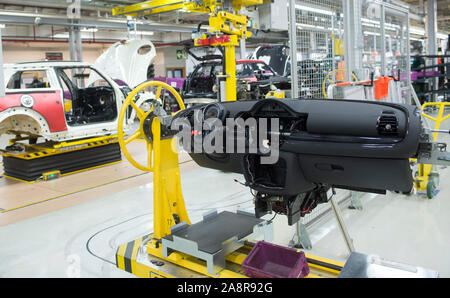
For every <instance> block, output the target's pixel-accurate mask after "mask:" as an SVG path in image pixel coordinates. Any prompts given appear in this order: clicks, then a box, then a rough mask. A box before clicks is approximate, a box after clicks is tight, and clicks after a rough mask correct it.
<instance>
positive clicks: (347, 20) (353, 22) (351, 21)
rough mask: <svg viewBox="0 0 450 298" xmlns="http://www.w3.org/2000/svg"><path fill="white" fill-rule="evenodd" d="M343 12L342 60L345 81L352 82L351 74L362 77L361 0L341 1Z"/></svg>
mask: <svg viewBox="0 0 450 298" xmlns="http://www.w3.org/2000/svg"><path fill="white" fill-rule="evenodd" d="M342 5H343V10H344V50H345V53H344V59H345V69H346V72H345V80H346V81H351V80H352V73H356V74H357V76H358V77H360V78H361V75H362V49H363V46H364V45H363V41H362V25H361V10H362V7H361V6H362V4H361V0H346V1H342Z"/></svg>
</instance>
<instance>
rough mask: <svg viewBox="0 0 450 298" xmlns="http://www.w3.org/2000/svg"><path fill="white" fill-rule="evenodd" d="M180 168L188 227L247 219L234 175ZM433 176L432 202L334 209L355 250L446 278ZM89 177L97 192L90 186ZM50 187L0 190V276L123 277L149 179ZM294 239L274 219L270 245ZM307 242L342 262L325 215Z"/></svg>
mask: <svg viewBox="0 0 450 298" xmlns="http://www.w3.org/2000/svg"><path fill="white" fill-rule="evenodd" d="M445 140H446V141H448V138H446V139H445ZM181 160H183V161H184V162H183V164H182V165H181V167H180V168H181V172H182V175H181V176H182V186H183V194H184V198H185V201H186V206H187V209H188V212H189V216H190V219H191V221H192V222H196V221H199V220H200V219H201V216H202V214H203V213H204V212H206V211H208V210H211V209H218V210H219V211H221V210H232V211H235V210H247V211H252V210H253V202H252V196H251V194H250V192H249V190H248V189H247V188H245V187H244V186H242V185H240V184H238V183H236V182H235V181H234V180H235V179H238V180H242V179H243V178H242V177H241V176H239V175H235V174H229V173H223V172H220V171H214V170H209V169H203V168H199V167H198V166H196V165H195V164H194V163H193V162H192V161H189V158H188V157H186V156H184V157H182V158H181ZM439 172H440V175H441V176H440V181H441V184H440V192H439V194H438V195H437V197H436V198H435V199H433V200H428V199H426V198H424V197H422V196H417V195H411V196H405V195H400V194H395V193H388V194H387V195H364V196H363V197H362V198H361V201H362V204H363V210H350V209H347V208H346V209H343V210H342V212H343V215H344V219H345V223H346V226H347V228H348V231H349V234H350V236H351V238H352V239H353V244H354V246H355V249H356V251H358V252H361V253H365V254H375V255H378V256H380V257H382V258H384V259H387V260H392V261H396V262H400V263H405V264H410V265H414V266H421V267H425V268H429V269H433V270H436V271H438V272H439V274H440V276H441V277H450V253H449V252H450V232H449V229H448V227H449V226H450V216H449V214H450V185H449V184H448V181H449V179H450V170H449V169H443V168H440V169H439ZM102 175H103V176H102ZM96 177H99V178H98V179H99V180H102V181H101V182H103V183H100V182H99V181H95V182H96V183H94V182H92V180H95V179H96ZM118 178H122V179H118ZM1 179H4V178H1ZM60 179H61V180H60V181H58V180H55V181H51V182H38V183H35V184H21V183H18V182H11V181H9V182H8V181H2V182H1V183H3V184H4V185H3V186H1V185H0V194H1V195H0V208H2V209H4V210H3V211H5V210H6V211H7V212H3V213H0V277H78V276H81V277H132V276H131V275H130V274H128V273H125V272H122V271H120V270H118V269H116V268H115V265H114V262H115V261H114V253H115V251H116V249H117V246H118V245H120V244H122V243H125V242H127V241H130V240H134V239H136V238H138V237H139V236H142V235H146V234H148V233H149V232H151V231H152V229H153V227H152V224H153V223H152V216H153V215H152V207H153V198H152V190H153V185H152V174H146V173H142V172H140V171H137V170H134V169H133V170H131V167H130V165H129V164H128V162H127V161H124V162H122V163H121V164H119V165H115V166H109V167H105V168H101V169H96V170H93V171H88V172H84V173H79V174H75V175H72V176H66V177H63V178H60ZM83 179H84V180H83ZM108 179H109V180H108ZM71 181H73V183H70V182H71ZM86 183H91V185H90V186H91V187H86V186H85V185H86ZM95 184H96V185H95ZM83 186H84V187H83ZM30 188H32V190H29V193H28V194H27V195H24V190H26V189H30ZM2 189H3V190H2ZM8 189H9V191H7V190H8ZM64 191H66V192H67V193H66V194H64ZM21 196H22V197H21ZM25 197H26V198H25ZM33 197H35V198H34V199H33ZM16 198H19V199H18V200H19V202H16V201H15V200H16ZM46 198H50V199H51V200H46ZM33 201H34V202H36V203H35V204H33ZM8 204H9V205H8ZM2 206H3V207H2ZM16 207H17V208H18V209H14V208H16ZM8 210H9V211H8ZM0 212H1V210H0ZM267 218H268V219H269V218H271V216H267ZM294 232H295V228H294V227H289V226H288V225H287V221H286V218H284V217H282V216H277V217H276V218H275V220H274V242H275V243H278V244H282V245H287V244H288V243H289V241H290V240H291V238H292V236H293V235H294ZM308 233H309V236H310V238H311V241H312V244H313V248H312V249H311V250H308V251H307V252H308V253H310V254H312V255H317V256H321V257H325V258H329V259H332V260H336V261H341V262H345V260H346V259H347V258H348V256H349V250H348V248H347V246H346V244H345V242H344V240H343V239H344V238H343V237H342V234H341V233H340V230H339V229H338V226H337V223H336V220H335V217H334V216H333V215H332V214H330V216H327V217H325V218H323V219H322V220H321V221H320V222H319V223H318V224H315V225H314V226H312V227H311V228H310V229H309V230H308Z"/></svg>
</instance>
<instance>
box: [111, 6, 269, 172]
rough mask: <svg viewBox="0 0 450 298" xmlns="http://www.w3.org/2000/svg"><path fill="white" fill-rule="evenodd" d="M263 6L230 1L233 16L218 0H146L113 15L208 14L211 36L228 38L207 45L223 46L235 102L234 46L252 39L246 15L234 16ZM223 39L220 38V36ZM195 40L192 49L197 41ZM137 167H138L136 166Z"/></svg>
mask: <svg viewBox="0 0 450 298" xmlns="http://www.w3.org/2000/svg"><path fill="white" fill-rule="evenodd" d="M260 4H263V0H232V1H231V5H232V7H233V10H234V11H233V13H232V12H227V11H224V10H223V2H222V1H217V0H204V1H202V3H201V5H199V4H198V3H197V2H195V1H189V0H153V1H145V2H141V3H137V4H133V5H129V6H120V7H116V8H114V9H113V15H115V16H117V15H127V16H131V17H134V18H136V17H141V16H145V15H152V14H158V13H163V12H169V11H175V10H183V11H188V12H195V13H208V14H209V15H210V18H209V31H210V32H211V33H212V34H215V35H217V36H216V37H218V36H221V35H222V34H226V36H230V41H229V42H216V43H211V44H208V46H213V47H224V50H225V73H224V75H225V76H226V100H227V101H236V99H237V94H236V52H235V47H236V46H238V45H239V43H238V39H247V38H249V37H251V32H249V31H247V22H248V18H247V16H245V15H239V14H237V12H238V11H240V10H241V9H242V8H245V7H248V6H255V5H260ZM222 36H223V35H222ZM205 38H206V37H205V36H203V37H202V38H200V39H196V40H194V45H195V46H203V45H200V44H199V42H198V41H199V40H201V39H205ZM138 168H139V167H138Z"/></svg>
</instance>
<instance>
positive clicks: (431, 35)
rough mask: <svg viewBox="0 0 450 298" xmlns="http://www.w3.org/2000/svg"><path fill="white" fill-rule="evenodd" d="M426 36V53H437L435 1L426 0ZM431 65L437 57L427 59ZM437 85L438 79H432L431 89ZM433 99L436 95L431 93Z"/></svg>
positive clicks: (435, 62) (434, 63) (435, 88)
mask: <svg viewBox="0 0 450 298" xmlns="http://www.w3.org/2000/svg"><path fill="white" fill-rule="evenodd" d="M426 29H427V37H428V46H427V48H428V51H427V52H428V53H427V54H428V55H437V54H438V51H437V39H436V35H437V1H436V0H427V26H426ZM427 61H429V62H431V64H432V65H436V64H437V59H427ZM435 70H437V68H436V69H429V70H428V71H435ZM438 85H439V79H438V78H434V79H433V90H437V89H438ZM432 98H433V101H436V98H437V95H436V94H433V96H432Z"/></svg>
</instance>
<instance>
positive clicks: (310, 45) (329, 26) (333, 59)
mask: <svg viewBox="0 0 450 298" xmlns="http://www.w3.org/2000/svg"><path fill="white" fill-rule="evenodd" d="M341 12H342V0H302V1H296V10H295V15H296V31H297V38H296V40H297V71H298V80H299V96H300V97H302V98H323V97H324V94H323V88H322V83H323V81H324V80H325V78H326V76H327V74H328V73H330V72H331V71H333V70H334V69H335V68H337V67H338V64H339V62H340V61H342V58H340V57H341V55H342V54H343V51H342V49H341V47H342V44H343V42H342V40H343V38H342V36H343V24H342V22H341V21H342V16H341Z"/></svg>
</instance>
